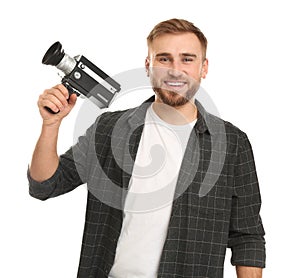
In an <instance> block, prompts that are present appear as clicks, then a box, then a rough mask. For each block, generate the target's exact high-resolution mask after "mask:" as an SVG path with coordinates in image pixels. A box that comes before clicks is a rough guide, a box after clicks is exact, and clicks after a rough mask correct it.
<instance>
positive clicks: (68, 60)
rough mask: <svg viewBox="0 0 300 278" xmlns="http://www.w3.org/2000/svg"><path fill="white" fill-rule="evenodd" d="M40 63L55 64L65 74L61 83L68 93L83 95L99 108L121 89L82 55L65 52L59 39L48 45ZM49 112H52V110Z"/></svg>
mask: <svg viewBox="0 0 300 278" xmlns="http://www.w3.org/2000/svg"><path fill="white" fill-rule="evenodd" d="M42 63H43V64H45V65H52V66H55V67H56V68H58V69H59V70H61V71H62V72H63V73H64V74H65V76H64V77H63V78H62V84H63V85H65V86H66V87H67V89H68V91H69V94H72V93H76V94H77V95H82V96H85V97H87V98H89V99H90V100H91V101H92V102H93V103H95V104H96V105H97V106H99V107H100V108H104V107H108V106H109V105H110V103H111V102H112V100H113V98H114V97H115V95H116V93H118V92H119V91H120V90H121V86H120V84H119V83H118V82H116V81H115V80H114V79H112V78H111V77H109V76H108V75H107V74H106V73H105V72H103V71H102V70H101V69H99V68H98V67H97V66H96V65H94V64H93V63H92V62H91V61H89V60H88V59H87V58H86V57H84V56H83V55H78V56H75V57H74V58H72V57H70V56H69V55H68V54H66V53H65V52H64V50H63V49H62V45H61V43H60V42H59V41H57V42H55V43H54V44H53V45H52V46H50V48H49V49H48V50H47V52H46V53H45V55H44V57H43V60H42ZM46 108H47V107H46ZM47 110H48V111H49V110H50V109H49V108H48V109H47ZM50 112H52V113H54V112H53V111H52V110H50Z"/></svg>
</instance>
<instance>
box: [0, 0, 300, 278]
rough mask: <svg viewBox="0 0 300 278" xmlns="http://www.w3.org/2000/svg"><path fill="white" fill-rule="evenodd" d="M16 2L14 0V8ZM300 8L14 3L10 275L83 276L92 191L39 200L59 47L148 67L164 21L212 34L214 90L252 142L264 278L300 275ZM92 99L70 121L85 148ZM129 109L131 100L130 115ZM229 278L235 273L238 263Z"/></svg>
mask: <svg viewBox="0 0 300 278" xmlns="http://www.w3.org/2000/svg"><path fill="white" fill-rule="evenodd" d="M4 3H5V4H4ZM297 7H298V4H297V1H291V0H285V1H263V0H260V1H257V0H256V1H237V0H236V1H234V0H230V1H199V0H197V1H188V0H186V1H177V0H172V1H161V0H160V1H114V0H110V1H87V0H86V1H75V0H73V1H33V0H29V1H21V0H19V1H13V0H12V1H6V2H3V1H2V4H1V9H0V26H1V27H0V28H1V33H0V36H1V44H0V47H1V57H0V58H1V110H0V113H1V116H0V120H1V139H0V140H1V153H0V155H1V193H0V213H1V218H0V219H1V220H0V221H1V229H0V233H1V235H0V252H1V253H0V256H1V258H0V262H1V267H0V277H5V278H8V277H9V278H10V277H31V278H35V277H38V278H40V277H44V278H45V277H58V278H60V277H64V278H65V277H75V276H76V272H77V266H78V261H79V255H80V247H81V240H82V232H83V225H84V216H85V205H86V193H87V191H86V188H85V186H82V187H80V188H78V189H76V190H75V191H73V192H71V193H69V194H66V195H64V196H61V197H58V198H55V199H52V200H48V201H46V202H41V201H38V200H36V199H33V198H31V197H29V195H28V183H27V179H26V170H27V165H28V163H29V162H30V159H31V153H32V150H33V148H34V144H35V142H36V139H37V137H38V135H39V131H40V124H41V121H40V118H39V113H38V110H37V107H36V101H37V98H38V95H39V94H40V93H42V91H43V90H44V89H45V88H48V87H50V86H52V85H54V84H56V83H59V77H58V76H57V75H56V70H55V69H54V68H52V67H48V66H44V65H42V64H41V59H42V56H43V54H44V52H45V51H46V49H47V48H48V47H49V46H50V44H52V43H53V42H55V41H57V40H59V41H61V42H62V44H63V47H64V49H65V50H66V52H67V53H68V54H70V55H77V54H84V55H85V56H86V57H88V58H89V59H90V60H92V61H93V62H94V63H95V64H97V65H98V66H99V67H100V68H102V69H103V70H104V71H105V72H107V73H108V74H110V75H112V76H113V75H114V74H118V73H120V72H123V71H126V70H130V69H134V68H139V67H143V65H144V59H145V57H146V40H145V38H146V36H147V35H148V33H149V31H150V30H151V29H152V27H153V26H154V25H155V24H156V23H158V22H159V21H162V20H165V19H169V18H173V17H178V18H185V19H188V20H190V21H192V22H194V23H195V24H196V25H197V26H198V27H200V28H201V29H202V31H203V32H204V33H205V35H206V37H207V38H208V53H207V55H208V58H209V62H210V64H209V74H208V76H207V79H206V80H204V82H203V83H202V86H203V87H204V88H205V90H206V91H207V92H208V93H209V95H210V97H211V98H212V99H213V101H214V103H215V105H216V106H217V107H218V110H219V113H220V116H221V117H222V118H223V119H225V120H228V121H230V122H232V123H234V124H235V125H237V126H238V127H239V128H240V129H242V130H244V131H245V132H246V133H247V134H248V137H249V139H250V141H251V143H252V147H253V151H254V155H255V159H256V166H257V172H258V176H259V180H260V188H261V194H262V199H263V205H262V211H261V214H262V217H263V221H264V226H265V230H266V240H267V268H266V269H265V271H264V277H268V278H274V277H295V275H298V273H299V266H298V264H299V249H300V243H299V242H300V241H299V230H298V229H297V222H299V216H298V215H299V211H300V208H299V195H298V194H299V189H298V188H299V185H300V184H299V170H300V169H299V155H300V153H299V142H300V136H299V135H300V134H299V112H298V111H299V109H298V106H299V98H298V94H299V93H300V92H299V80H300V78H299V75H300V71H299V65H300V55H299V51H300V40H299V26H300V19H299V10H298V8H297ZM80 103H82V100H79V102H78V106H77V107H76V109H75V110H74V111H72V114H71V115H70V117H69V118H68V119H66V120H65V122H64V123H63V126H62V129H61V133H60V141H59V152H62V151H64V150H65V149H66V148H67V147H69V146H70V145H71V144H72V143H73V131H74V126H75V122H76V115H77V114H78V110H79V107H80ZM127 105H128V102H126V101H124V105H123V106H124V108H126V107H127ZM229 258H230V252H228V254H227V258H226V262H225V274H224V277H228V278H229V277H235V274H234V273H235V272H234V268H233V267H232V266H231V265H230V262H229Z"/></svg>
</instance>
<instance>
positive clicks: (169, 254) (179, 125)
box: [28, 19, 265, 278]
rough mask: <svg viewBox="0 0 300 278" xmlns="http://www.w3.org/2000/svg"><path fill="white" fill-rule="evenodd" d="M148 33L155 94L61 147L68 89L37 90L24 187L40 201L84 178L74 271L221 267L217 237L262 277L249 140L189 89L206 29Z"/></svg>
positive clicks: (243, 273) (196, 79)
mask: <svg viewBox="0 0 300 278" xmlns="http://www.w3.org/2000/svg"><path fill="white" fill-rule="evenodd" d="M147 41H148V56H147V58H146V61H145V66H146V71H147V75H148V76H149V78H150V81H151V84H152V87H153V91H154V92H155V97H152V98H151V99H149V100H147V101H146V102H145V103H143V104H142V105H141V106H139V107H137V108H134V109H129V110H125V111H117V112H108V113H104V114H102V115H101V116H100V117H99V118H98V119H97V121H96V122H95V124H94V125H93V126H92V127H90V128H89V129H88V130H87V132H86V134H85V136H82V137H80V138H79V140H78V143H77V144H76V145H75V146H73V147H72V148H71V149H70V150H69V151H67V152H66V153H65V154H63V155H61V156H58V154H57V152H56V145H57V137H58V132H59V126H60V123H61V121H62V119H63V118H64V117H65V116H67V115H68V113H69V112H70V111H71V110H72V108H73V107H74V105H75V103H76V96H75V95H71V96H70V98H69V101H67V99H68V97H69V96H68V91H67V89H66V88H65V87H64V86H63V85H57V86H55V87H53V88H51V89H49V90H45V91H44V93H43V94H42V95H41V96H40V98H39V101H38V106H39V110H40V114H41V116H42V119H43V125H42V132H41V135H40V138H39V140H38V142H37V145H36V148H35V151H34V153H33V158H32V162H31V165H30V169H29V171H28V179H29V182H30V194H31V195H32V196H33V197H36V198H39V199H42V200H45V199H47V198H50V197H55V196H58V195H60V194H64V193H66V192H69V191H70V190H73V189H74V188H76V187H77V186H79V185H80V184H83V183H87V185H88V188H89V192H88V201H87V213H86V223H85V229H84V235H83V243H82V251H81V259H80V265H79V270H78V277H113V278H119V277H122V278H123V277H211V278H218V277H223V264H224V257H225V251H226V248H227V247H230V248H231V249H232V259H231V262H232V264H233V265H235V266H236V269H237V276H238V277H239V278H246V277H247V278H248V277H249V278H250V277H252V278H258V277H262V268H263V267H264V266H265V241H264V229H263V226H262V222H261V219H260V216H259V211H260V205H261V200H260V193H259V187H258V181H257V177H256V171H255V164H254V159H253V155H252V150H251V145H250V143H249V140H248V138H247V136H246V134H245V133H244V132H242V131H240V130H239V129H238V128H236V127H235V126H233V125H232V124H230V123H228V122H225V121H223V120H221V119H219V118H217V117H215V116H213V115H211V114H209V113H207V112H206V111H205V110H204V108H203V107H202V106H201V105H200V103H199V102H198V101H197V100H195V97H194V96H195V94H196V92H197V91H198V89H199V87H200V82H201V79H202V78H205V77H206V74H207V71H208V60H207V59H206V47H207V41H206V38H205V36H204V35H203V33H202V32H201V31H200V30H199V29H198V28H197V27H195V26H194V25H193V24H192V23H190V22H188V21H186V20H180V19H171V20H167V21H164V22H161V23H159V24H158V25H156V26H155V27H154V29H153V30H152V31H151V32H150V34H149V36H148V38H147ZM45 106H48V107H49V108H51V109H52V110H53V111H60V112H59V113H57V114H50V113H49V112H48V111H47V110H45V109H44V107H45Z"/></svg>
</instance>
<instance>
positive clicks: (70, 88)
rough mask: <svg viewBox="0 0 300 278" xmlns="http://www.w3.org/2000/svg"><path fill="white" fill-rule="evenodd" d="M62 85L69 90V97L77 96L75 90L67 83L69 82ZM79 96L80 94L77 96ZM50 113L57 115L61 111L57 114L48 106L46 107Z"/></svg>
mask: <svg viewBox="0 0 300 278" xmlns="http://www.w3.org/2000/svg"><path fill="white" fill-rule="evenodd" d="M62 84H63V85H64V86H65V87H66V88H67V90H68V92H69V96H70V95H71V94H77V93H76V92H75V91H74V90H73V88H72V87H71V86H70V85H69V84H68V83H67V82H62ZM77 95H78V94H77ZM68 101H69V99H68ZM44 108H45V109H46V110H47V111H48V112H49V113H51V114H57V113H59V112H60V111H57V112H54V111H53V110H52V109H50V108H49V107H47V106H45V107H44Z"/></svg>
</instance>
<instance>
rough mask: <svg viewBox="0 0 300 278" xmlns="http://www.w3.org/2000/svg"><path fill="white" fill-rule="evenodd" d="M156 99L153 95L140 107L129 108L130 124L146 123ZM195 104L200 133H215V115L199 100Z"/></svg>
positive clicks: (196, 125) (197, 126)
mask: <svg viewBox="0 0 300 278" xmlns="http://www.w3.org/2000/svg"><path fill="white" fill-rule="evenodd" d="M154 101H155V96H154V95H153V96H152V97H150V98H149V99H147V100H146V101H144V102H143V103H142V104H141V105H140V106H139V107H137V108H134V109H131V110H129V115H128V116H129V124H130V125H131V126H132V127H138V126H141V125H143V124H144V120H145V116H146V112H147V109H148V107H149V106H150V105H151V104H152V103H153V102H154ZM195 105H196V107H197V109H198V116H197V117H198V119H197V122H196V124H195V128H196V130H197V131H198V132H199V133H205V132H206V131H207V132H208V133H209V134H214V133H215V131H216V130H215V128H214V126H215V118H216V117H215V116H213V115H211V114H210V113H208V112H207V111H206V110H205V109H204V107H203V106H202V105H201V103H200V102H199V101H198V100H195Z"/></svg>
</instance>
